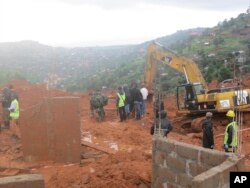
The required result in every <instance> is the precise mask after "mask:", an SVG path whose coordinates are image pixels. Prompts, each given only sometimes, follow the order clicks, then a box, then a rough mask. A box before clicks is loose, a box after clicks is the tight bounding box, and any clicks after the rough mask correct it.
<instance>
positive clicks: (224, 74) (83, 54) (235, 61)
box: [0, 13, 250, 91]
mask: <svg viewBox="0 0 250 188" xmlns="http://www.w3.org/2000/svg"><path fill="white" fill-rule="evenodd" d="M155 41H157V42H159V43H161V44H163V45H164V46H167V47H169V48H171V49H173V50H175V51H176V52H178V53H179V54H183V55H186V56H189V57H191V58H193V59H194V60H195V61H196V62H197V63H198V65H199V66H200V68H201V70H202V71H203V73H204V76H205V78H206V80H207V81H208V82H210V81H212V80H213V79H217V80H219V81H222V80H224V79H227V78H232V77H233V74H232V72H233V67H236V68H238V69H237V70H238V74H239V73H244V74H245V73H248V72H249V70H250V68H249V66H248V64H249V54H250V14H249V13H242V14H240V15H239V16H238V17H237V18H232V19H230V20H224V21H223V22H221V23H219V24H218V25H217V26H215V27H213V28H196V29H189V30H183V31H178V32H176V33H174V34H172V35H169V36H164V37H160V38H157V39H155ZM149 42H150V41H148V42H145V43H142V44H138V45H124V46H108V47H85V48H61V47H50V46H46V45H42V44H39V43H37V42H34V41H22V42H17V43H0V70H1V72H0V73H1V74H0V84H1V85H3V84H4V83H5V82H7V81H9V80H11V79H26V80H28V81H30V82H32V83H41V82H47V83H49V84H51V85H53V86H56V87H59V88H63V89H68V90H71V91H77V90H86V89H92V88H98V87H99V88H100V87H102V86H106V87H116V86H117V85H119V84H129V83H130V82H131V81H132V80H135V81H138V82H139V81H141V80H142V79H143V70H144V66H145V57H146V48H147V45H148V43H149ZM163 72H167V75H168V77H166V76H165V77H164V76H163V77H160V78H158V82H160V83H161V87H163V89H165V88H168V90H172V88H173V86H175V85H176V84H178V82H181V81H182V78H181V77H179V76H178V78H177V79H176V73H175V72H174V71H172V70H170V69H168V68H166V69H164V70H163ZM169 78H172V79H169Z"/></svg>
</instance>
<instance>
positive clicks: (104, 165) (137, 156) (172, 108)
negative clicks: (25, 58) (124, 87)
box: [0, 81, 250, 188]
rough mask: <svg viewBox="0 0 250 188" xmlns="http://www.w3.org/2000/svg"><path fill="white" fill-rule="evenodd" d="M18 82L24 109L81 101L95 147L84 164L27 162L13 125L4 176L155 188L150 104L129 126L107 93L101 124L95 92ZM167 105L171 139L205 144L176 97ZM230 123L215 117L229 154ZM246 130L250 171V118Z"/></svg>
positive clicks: (84, 150) (4, 146)
mask: <svg viewBox="0 0 250 188" xmlns="http://www.w3.org/2000/svg"><path fill="white" fill-rule="evenodd" d="M249 83H250V82H249ZM12 84H13V85H14V88H15V90H16V91H17V93H18V94H19V99H20V106H21V109H27V108H30V107H31V106H33V105H36V104H38V103H40V102H41V101H42V100H43V99H44V98H48V97H54V96H72V95H73V96H79V97H81V98H82V113H81V114H82V118H81V135H82V143H84V142H88V143H89V145H90V146H93V147H89V146H86V145H84V144H82V146H81V158H82V159H81V163H80V164H62V163H55V162H52V161H45V162H25V160H24V157H23V153H22V145H21V140H20V138H18V137H16V136H15V135H14V134H13V133H14V132H13V127H11V129H10V130H3V131H2V132H1V133H0V176H1V177H4V176H11V175H18V174H26V173H41V174H42V175H43V176H44V178H45V185H46V188H68V187H72V188H80V187H107V188H112V187H114V188H116V187H129V188H133V187H140V188H144V187H145V188H146V187H150V185H151V172H152V167H151V145H152V141H151V135H150V133H149V130H150V127H151V124H152V121H153V110H152V106H151V105H149V104H148V106H147V112H148V113H147V114H146V116H144V117H143V118H142V119H141V120H135V119H133V118H131V119H128V120H127V121H126V122H119V117H118V116H117V112H116V109H115V101H114V98H113V97H112V96H113V95H114V92H111V93H107V95H109V96H110V100H109V104H108V105H107V106H106V107H105V111H106V118H105V120H104V121H103V122H98V121H97V119H96V118H95V117H91V114H90V111H89V93H73V94H72V93H68V92H65V91H62V90H56V89H48V88H47V87H46V86H45V85H31V84H29V83H28V82H26V81H13V82H12ZM165 107H166V110H167V112H168V117H169V118H170V120H171V121H172V123H173V126H174V129H173V132H171V133H170V134H169V136H168V137H169V138H171V139H175V140H179V141H182V142H186V143H191V144H195V145H201V139H202V134H201V133H200V132H192V131H190V129H189V131H187V130H186V128H185V127H181V126H182V124H183V119H182V118H181V117H179V116H177V114H176V111H177V108H176V103H175V96H166V97H165ZM65 108H67V106H65ZM247 117H248V116H247ZM62 118H63V117H62ZM224 119H225V118H224V117H220V116H215V117H214V119H213V121H214V134H215V149H217V150H223V149H222V140H223V132H224V129H225V123H224ZM243 128H244V129H246V130H245V131H243V132H242V136H243V139H242V154H245V155H246V168H247V170H250V153H249V148H250V130H249V129H248V128H250V119H249V118H245V121H244V125H243ZM31 131H32V130H31ZM20 137H22V135H20ZM96 148H99V150H98V149H96Z"/></svg>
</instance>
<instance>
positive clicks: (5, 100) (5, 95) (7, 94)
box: [1, 85, 13, 129]
mask: <svg viewBox="0 0 250 188" xmlns="http://www.w3.org/2000/svg"><path fill="white" fill-rule="evenodd" d="M12 88H13V86H12V85H9V86H8V87H5V88H4V89H3V92H2V99H1V102H2V109H3V121H4V122H3V127H2V128H4V129H9V127H10V112H9V109H8V108H9V107H10V105H11V96H12Z"/></svg>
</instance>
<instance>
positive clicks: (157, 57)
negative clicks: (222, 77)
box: [144, 42, 207, 92]
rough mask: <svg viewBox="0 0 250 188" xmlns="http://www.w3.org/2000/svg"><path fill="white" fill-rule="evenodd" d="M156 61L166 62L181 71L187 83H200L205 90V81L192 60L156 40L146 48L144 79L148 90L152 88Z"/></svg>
mask: <svg viewBox="0 0 250 188" xmlns="http://www.w3.org/2000/svg"><path fill="white" fill-rule="evenodd" d="M156 61H159V62H161V63H163V64H166V65H168V66H169V67H171V68H173V69H175V70H176V71H178V72H180V73H182V74H183V75H184V76H185V79H186V82H187V84H201V85H202V86H203V88H204V90H205V92H206V91H207V85H206V82H205V80H204V78H203V76H202V74H201V72H200V70H199V68H198V66H197V65H196V63H195V62H193V60H191V59H188V58H186V57H182V56H179V55H177V54H176V53H174V52H173V51H171V50H169V49H167V48H165V47H163V46H162V45H161V44H159V43H156V42H152V43H150V44H149V46H148V49H147V63H146V69H145V74H144V81H145V83H146V84H147V86H148V88H149V89H150V90H152V88H153V86H152V84H153V79H154V76H155V72H156V70H155V69H156V63H155V62H156Z"/></svg>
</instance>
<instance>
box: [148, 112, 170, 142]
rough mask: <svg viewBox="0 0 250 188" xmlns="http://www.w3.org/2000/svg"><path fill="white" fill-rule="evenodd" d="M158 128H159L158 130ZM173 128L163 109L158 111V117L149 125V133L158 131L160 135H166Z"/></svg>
mask: <svg viewBox="0 0 250 188" xmlns="http://www.w3.org/2000/svg"><path fill="white" fill-rule="evenodd" d="M159 129H160V130H159ZM172 129H173V127H172V125H171V122H170V121H169V119H168V118H167V113H166V111H165V110H162V111H160V112H159V115H158V118H156V119H155V121H154V123H153V125H152V126H151V130H150V133H151V135H153V134H154V133H155V130H156V131H159V132H160V134H161V136H163V137H165V138H166V137H167V135H168V133H169V132H170V131H171V130H172Z"/></svg>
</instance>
